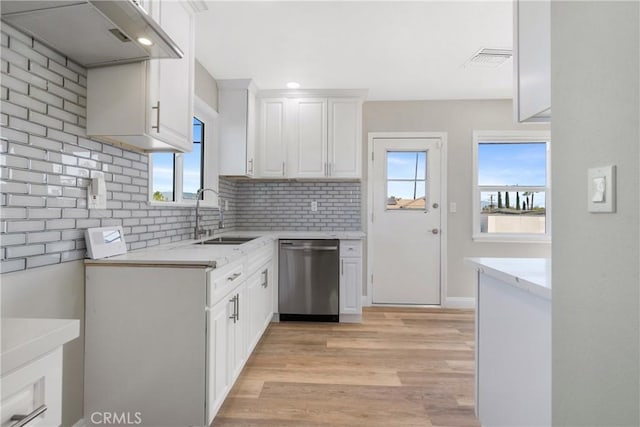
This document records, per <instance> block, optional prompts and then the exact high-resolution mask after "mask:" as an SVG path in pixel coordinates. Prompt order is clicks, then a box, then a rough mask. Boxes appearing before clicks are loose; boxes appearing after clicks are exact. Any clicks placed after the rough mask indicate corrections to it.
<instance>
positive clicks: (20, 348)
mask: <svg viewBox="0 0 640 427" xmlns="http://www.w3.org/2000/svg"><path fill="white" fill-rule="evenodd" d="M2 335H3V343H2V347H3V348H2V354H1V356H0V360H1V362H0V363H1V364H2V375H4V374H6V373H7V372H10V371H12V370H14V369H16V368H18V367H20V366H22V365H24V364H25V363H29V362H30V361H32V360H34V359H37V358H39V357H41V356H43V355H45V354H47V353H49V352H51V351H53V350H55V349H56V348H58V347H60V346H62V345H63V344H65V343H66V342H69V341H71V340H73V339H75V338H77V337H78V336H79V335H80V321H79V320H76V319H27V318H24V319H23V318H3V319H2ZM7 335H9V337H8V338H7ZM7 341H9V342H7Z"/></svg>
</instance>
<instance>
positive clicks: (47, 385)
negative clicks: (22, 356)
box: [0, 347, 62, 427]
mask: <svg viewBox="0 0 640 427" xmlns="http://www.w3.org/2000/svg"><path fill="white" fill-rule="evenodd" d="M1 381H2V401H1V403H0V426H1V427H9V426H11V425H13V424H15V423H17V422H18V421H17V420H13V421H12V420H11V417H13V416H15V415H23V416H24V415H27V416H29V415H31V416H32V417H31V418H32V420H31V421H29V422H28V423H26V424H25V427H27V426H28V427H32V426H36V425H47V426H52V425H60V422H61V405H62V401H61V394H62V347H60V348H58V349H57V350H55V351H53V352H51V353H49V354H47V355H46V356H43V357H41V358H39V359H36V360H34V361H32V362H29V363H27V364H26V365H23V366H22V367H20V368H18V369H16V370H14V371H11V372H10V373H8V374H6V375H4V376H3V377H2V379H1Z"/></svg>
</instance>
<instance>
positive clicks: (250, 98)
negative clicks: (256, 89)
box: [246, 90, 258, 176]
mask: <svg viewBox="0 0 640 427" xmlns="http://www.w3.org/2000/svg"><path fill="white" fill-rule="evenodd" d="M246 161H247V164H246V170H247V175H248V176H254V175H255V174H256V169H257V167H258V165H257V164H256V95H255V93H253V92H252V91H251V90H248V91H247V160H246Z"/></svg>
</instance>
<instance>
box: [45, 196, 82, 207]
mask: <svg viewBox="0 0 640 427" xmlns="http://www.w3.org/2000/svg"><path fill="white" fill-rule="evenodd" d="M77 201H78V200H77V199H75V198H72V197H49V198H47V207H48V208H75V207H76V206H77Z"/></svg>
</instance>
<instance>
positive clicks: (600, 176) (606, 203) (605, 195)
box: [587, 165, 616, 213]
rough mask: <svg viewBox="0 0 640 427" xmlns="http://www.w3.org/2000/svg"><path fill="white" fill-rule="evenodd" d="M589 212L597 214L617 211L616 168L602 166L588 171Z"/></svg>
mask: <svg viewBox="0 0 640 427" xmlns="http://www.w3.org/2000/svg"><path fill="white" fill-rule="evenodd" d="M587 188H588V195H587V196H588V197H587V203H588V205H587V206H588V210H589V212H595V213H613V212H615V211H616V167H615V166H613V165H611V166H602V167H599V168H590V169H589V171H588V182H587Z"/></svg>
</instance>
